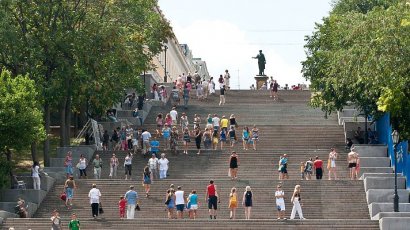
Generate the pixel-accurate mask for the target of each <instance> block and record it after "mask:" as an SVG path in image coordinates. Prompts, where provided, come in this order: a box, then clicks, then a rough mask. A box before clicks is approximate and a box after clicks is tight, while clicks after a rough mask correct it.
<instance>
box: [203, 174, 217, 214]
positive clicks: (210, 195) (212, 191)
mask: <svg viewBox="0 0 410 230" xmlns="http://www.w3.org/2000/svg"><path fill="white" fill-rule="evenodd" d="M206 201H207V202H208V209H209V218H211V219H212V216H213V217H214V219H216V210H217V209H218V192H217V189H216V185H214V181H213V180H211V181H209V185H208V187H207V188H206V196H205V202H206Z"/></svg>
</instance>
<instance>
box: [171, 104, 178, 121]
mask: <svg viewBox="0 0 410 230" xmlns="http://www.w3.org/2000/svg"><path fill="white" fill-rule="evenodd" d="M169 115H170V116H171V118H172V125H177V124H178V112H177V110H176V108H175V107H172V110H171V111H170V112H169Z"/></svg>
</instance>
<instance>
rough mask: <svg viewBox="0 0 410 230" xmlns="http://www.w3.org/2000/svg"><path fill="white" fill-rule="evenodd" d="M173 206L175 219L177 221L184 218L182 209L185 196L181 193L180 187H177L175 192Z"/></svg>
mask: <svg viewBox="0 0 410 230" xmlns="http://www.w3.org/2000/svg"><path fill="white" fill-rule="evenodd" d="M175 205H176V208H177V217H178V219H183V218H184V214H183V213H184V208H185V195H184V191H182V187H181V186H178V188H177V191H176V192H175Z"/></svg>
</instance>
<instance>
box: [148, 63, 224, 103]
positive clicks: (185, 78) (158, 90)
mask: <svg viewBox="0 0 410 230" xmlns="http://www.w3.org/2000/svg"><path fill="white" fill-rule="evenodd" d="M230 78H231V76H230V74H229V71H228V70H225V74H224V75H222V74H221V75H220V76H219V78H218V80H217V83H216V82H215V80H214V78H213V77H210V78H209V79H208V80H207V79H205V78H201V76H200V75H199V74H198V72H197V71H195V73H194V74H193V75H191V73H188V74H187V75H185V73H182V74H181V75H179V76H178V78H177V79H176V80H175V81H174V82H173V83H174V84H173V87H172V90H171V92H170V94H168V92H167V89H166V87H165V86H164V85H159V86H158V85H157V84H156V83H154V84H153V85H152V86H151V97H152V99H153V100H158V101H162V102H163V104H164V105H165V104H166V103H167V100H168V95H170V98H169V99H170V100H171V102H172V104H173V105H175V106H179V105H181V99H182V101H183V106H184V108H188V102H189V99H190V98H191V94H190V92H191V90H192V89H196V90H195V92H196V94H195V97H196V99H197V100H199V101H203V100H206V99H207V98H208V97H209V96H210V95H215V93H216V90H217V89H218V88H219V97H220V100H219V105H220V106H223V105H224V104H225V93H226V91H227V90H229V89H230V88H231V87H230Z"/></svg>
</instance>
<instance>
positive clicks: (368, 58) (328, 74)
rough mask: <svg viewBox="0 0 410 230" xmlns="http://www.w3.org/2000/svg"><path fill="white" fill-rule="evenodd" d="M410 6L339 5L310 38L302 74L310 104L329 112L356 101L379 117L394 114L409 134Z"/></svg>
mask: <svg viewBox="0 0 410 230" xmlns="http://www.w3.org/2000/svg"><path fill="white" fill-rule="evenodd" d="M409 34H410V5H409V3H407V1H405V0H401V1H400V0H397V1H383V0H379V1H369V0H340V1H337V2H336V4H335V7H334V9H333V11H332V12H331V13H330V16H329V17H326V18H324V19H323V23H322V24H317V25H316V30H315V31H314V33H313V34H312V35H311V36H308V37H307V38H306V45H305V48H306V54H307V58H306V60H305V61H303V62H302V65H303V69H302V73H303V75H304V77H305V78H306V79H308V80H310V81H311V89H312V90H313V91H315V93H314V94H313V96H312V101H311V104H312V105H313V106H315V107H320V108H322V110H323V111H325V112H326V113H327V114H329V113H331V112H332V111H336V110H341V109H342V108H343V107H345V106H346V105H348V104H349V103H353V104H355V105H356V106H357V108H358V109H359V110H361V111H364V112H365V113H366V114H368V115H375V116H376V117H377V116H378V115H380V114H381V113H382V112H390V113H391V117H392V121H393V126H394V128H397V129H399V131H400V132H401V136H403V137H405V138H406V137H407V138H408V137H409V136H410V90H409V87H410V38H409Z"/></svg>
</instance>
